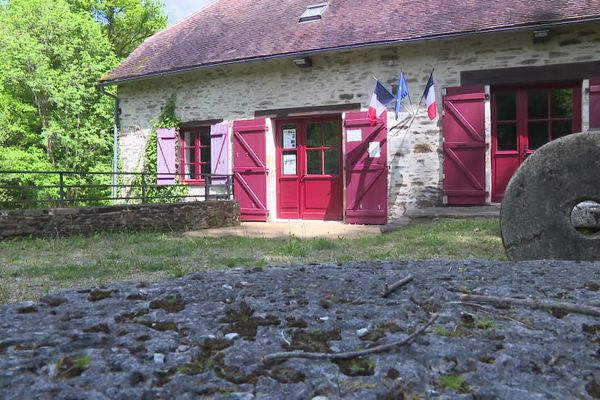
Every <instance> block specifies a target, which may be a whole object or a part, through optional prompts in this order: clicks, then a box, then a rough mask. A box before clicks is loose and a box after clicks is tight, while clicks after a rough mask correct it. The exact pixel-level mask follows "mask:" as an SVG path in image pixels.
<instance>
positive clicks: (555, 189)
mask: <svg viewBox="0 0 600 400" xmlns="http://www.w3.org/2000/svg"><path fill="white" fill-rule="evenodd" d="M586 201H594V202H596V203H600V131H598V130H594V131H589V132H584V133H578V134H574V135H569V136H566V137H563V138H561V139H558V140H555V141H553V142H550V143H548V144H547V145H545V146H543V147H541V148H540V149H538V150H537V151H536V152H535V153H534V154H533V155H531V156H530V157H529V158H528V159H527V160H525V162H524V163H523V164H522V165H521V167H519V169H518V170H517V172H516V173H515V174H514V175H513V177H512V178H511V180H510V182H509V184H508V186H507V188H506V191H505V193H504V199H503V201H502V208H501V210H500V224H501V228H502V241H503V243H504V248H505V249H506V253H507V255H508V257H509V258H510V259H511V260H513V261H520V260H539V259H555V260H600V233H598V232H596V233H593V232H592V233H589V232H587V233H584V232H582V231H578V230H577V229H576V227H575V226H574V225H573V223H572V221H571V213H572V211H573V209H574V208H575V207H576V206H577V205H578V204H580V203H582V202H586Z"/></svg>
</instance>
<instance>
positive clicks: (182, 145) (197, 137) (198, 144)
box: [179, 126, 212, 185]
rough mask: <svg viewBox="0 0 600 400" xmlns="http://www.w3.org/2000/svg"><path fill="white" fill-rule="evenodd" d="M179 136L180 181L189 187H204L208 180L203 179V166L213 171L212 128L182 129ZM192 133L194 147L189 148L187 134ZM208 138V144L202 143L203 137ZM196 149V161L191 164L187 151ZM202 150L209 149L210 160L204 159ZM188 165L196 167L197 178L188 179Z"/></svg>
mask: <svg viewBox="0 0 600 400" xmlns="http://www.w3.org/2000/svg"><path fill="white" fill-rule="evenodd" d="M179 131H180V134H179V169H180V171H179V172H180V180H181V182H182V183H185V184H188V185H203V184H205V182H206V180H205V179H204V178H203V177H202V175H203V173H202V166H205V165H208V168H209V171H211V169H212V164H211V163H212V160H211V140H212V138H211V134H210V126H200V127H194V128H181V129H180V130H179ZM186 133H190V134H192V135H194V145H193V146H187V145H186V142H185V134H186ZM203 134H204V137H206V138H207V141H208V142H207V143H204V142H203V141H202V137H203ZM192 148H193V149H194V154H195V156H196V160H195V161H194V162H193V163H191V162H188V161H187V159H186V150H187V149H192ZM202 149H207V154H208V160H203V159H202ZM188 165H194V172H195V175H196V178H188V177H187V176H189V174H188V173H187V170H186V167H187V166H188Z"/></svg>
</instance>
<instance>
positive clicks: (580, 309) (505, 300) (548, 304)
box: [460, 294, 600, 317]
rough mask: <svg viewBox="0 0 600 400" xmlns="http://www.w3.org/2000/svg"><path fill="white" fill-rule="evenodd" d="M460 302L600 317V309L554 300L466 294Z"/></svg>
mask: <svg viewBox="0 0 600 400" xmlns="http://www.w3.org/2000/svg"><path fill="white" fill-rule="evenodd" d="M460 301H462V302H463V303H469V302H474V303H488V304H495V305H500V306H506V305H512V304H518V305H521V306H527V307H530V308H533V309H546V310H550V309H556V310H563V311H567V312H572V313H577V314H584V315H592V316H595V317H600V308H599V307H593V306H588V305H583V304H574V303H565V302H561V301H552V300H538V299H515V298H512V297H497V296H479V295H475V294H465V295H462V296H461V297H460Z"/></svg>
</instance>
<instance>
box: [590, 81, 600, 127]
mask: <svg viewBox="0 0 600 400" xmlns="http://www.w3.org/2000/svg"><path fill="white" fill-rule="evenodd" d="M590 129H600V78H592V79H590Z"/></svg>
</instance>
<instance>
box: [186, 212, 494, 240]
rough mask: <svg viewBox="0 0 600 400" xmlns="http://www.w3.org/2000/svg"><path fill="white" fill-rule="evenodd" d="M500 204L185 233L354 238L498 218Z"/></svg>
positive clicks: (251, 225) (284, 222) (265, 236)
mask: <svg viewBox="0 0 600 400" xmlns="http://www.w3.org/2000/svg"><path fill="white" fill-rule="evenodd" d="M499 215H500V205H491V206H481V207H428V208H420V209H412V210H407V212H406V214H405V215H404V216H402V217H400V218H399V219H397V220H395V221H391V222H390V223H389V224H387V225H349V224H344V223H342V222H339V221H306V220H278V221H269V222H242V223H241V224H240V226H231V227H226V228H213V229H203V230H199V231H191V232H186V233H185V234H184V235H185V236H188V237H223V236H242V237H253V238H269V239H285V238H292V237H297V238H300V239H310V238H329V239H337V238H347V239H348V238H356V237H361V236H375V235H381V234H382V233H389V232H393V231H395V230H398V229H401V228H403V227H405V226H407V225H409V224H410V220H411V219H420V218H422V219H433V218H469V217H498V216H499Z"/></svg>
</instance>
